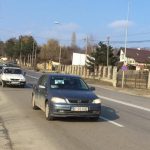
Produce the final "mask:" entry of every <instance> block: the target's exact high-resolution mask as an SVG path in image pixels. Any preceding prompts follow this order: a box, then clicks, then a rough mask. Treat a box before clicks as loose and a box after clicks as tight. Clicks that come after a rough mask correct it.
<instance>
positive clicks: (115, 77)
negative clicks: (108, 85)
mask: <svg viewBox="0 0 150 150" xmlns="http://www.w3.org/2000/svg"><path fill="white" fill-rule="evenodd" d="M113 86H114V87H116V86H117V67H113Z"/></svg>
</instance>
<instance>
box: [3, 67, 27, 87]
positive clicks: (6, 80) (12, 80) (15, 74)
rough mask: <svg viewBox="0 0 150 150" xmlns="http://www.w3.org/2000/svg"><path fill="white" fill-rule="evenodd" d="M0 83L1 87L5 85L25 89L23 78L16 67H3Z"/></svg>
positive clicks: (20, 71)
mask: <svg viewBox="0 0 150 150" xmlns="http://www.w3.org/2000/svg"><path fill="white" fill-rule="evenodd" d="M0 82H1V84H2V87H5V86H6V85H16V86H20V87H25V85H26V79H25V76H24V74H23V72H22V70H21V69H20V68H18V67H3V68H2V70H1V72H0Z"/></svg>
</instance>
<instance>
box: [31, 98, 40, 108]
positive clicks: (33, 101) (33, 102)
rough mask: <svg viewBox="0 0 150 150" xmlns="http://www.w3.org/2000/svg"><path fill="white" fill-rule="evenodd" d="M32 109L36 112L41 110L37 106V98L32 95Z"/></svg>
mask: <svg viewBox="0 0 150 150" xmlns="http://www.w3.org/2000/svg"><path fill="white" fill-rule="evenodd" d="M32 109H34V110H37V109H39V107H37V106H36V105H35V96H34V95H32Z"/></svg>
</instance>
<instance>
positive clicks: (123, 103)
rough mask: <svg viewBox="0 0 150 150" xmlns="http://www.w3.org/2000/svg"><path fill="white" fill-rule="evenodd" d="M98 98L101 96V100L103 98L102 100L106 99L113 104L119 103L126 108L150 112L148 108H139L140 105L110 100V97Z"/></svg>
mask: <svg viewBox="0 0 150 150" xmlns="http://www.w3.org/2000/svg"><path fill="white" fill-rule="evenodd" d="M98 96H99V98H102V99H105V100H108V101H111V102H115V103H118V104H122V105H126V106H129V107H133V108H137V109H141V110H144V111H148V112H150V109H149V108H146V107H142V106H138V105H135V104H131V103H128V102H122V101H119V100H116V99H113V98H108V97H104V96H100V95H98Z"/></svg>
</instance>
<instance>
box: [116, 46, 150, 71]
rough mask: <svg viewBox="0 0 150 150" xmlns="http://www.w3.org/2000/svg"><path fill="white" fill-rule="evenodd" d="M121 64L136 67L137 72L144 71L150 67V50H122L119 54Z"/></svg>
mask: <svg viewBox="0 0 150 150" xmlns="http://www.w3.org/2000/svg"><path fill="white" fill-rule="evenodd" d="M118 55H119V58H120V63H121V62H122V63H123V62H125V64H126V65H128V66H129V65H130V66H133V67H135V69H136V70H143V69H145V68H146V66H150V50H146V49H140V48H137V49H136V48H127V49H126V55H125V50H124V49H121V50H120V51H119V53H118Z"/></svg>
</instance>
